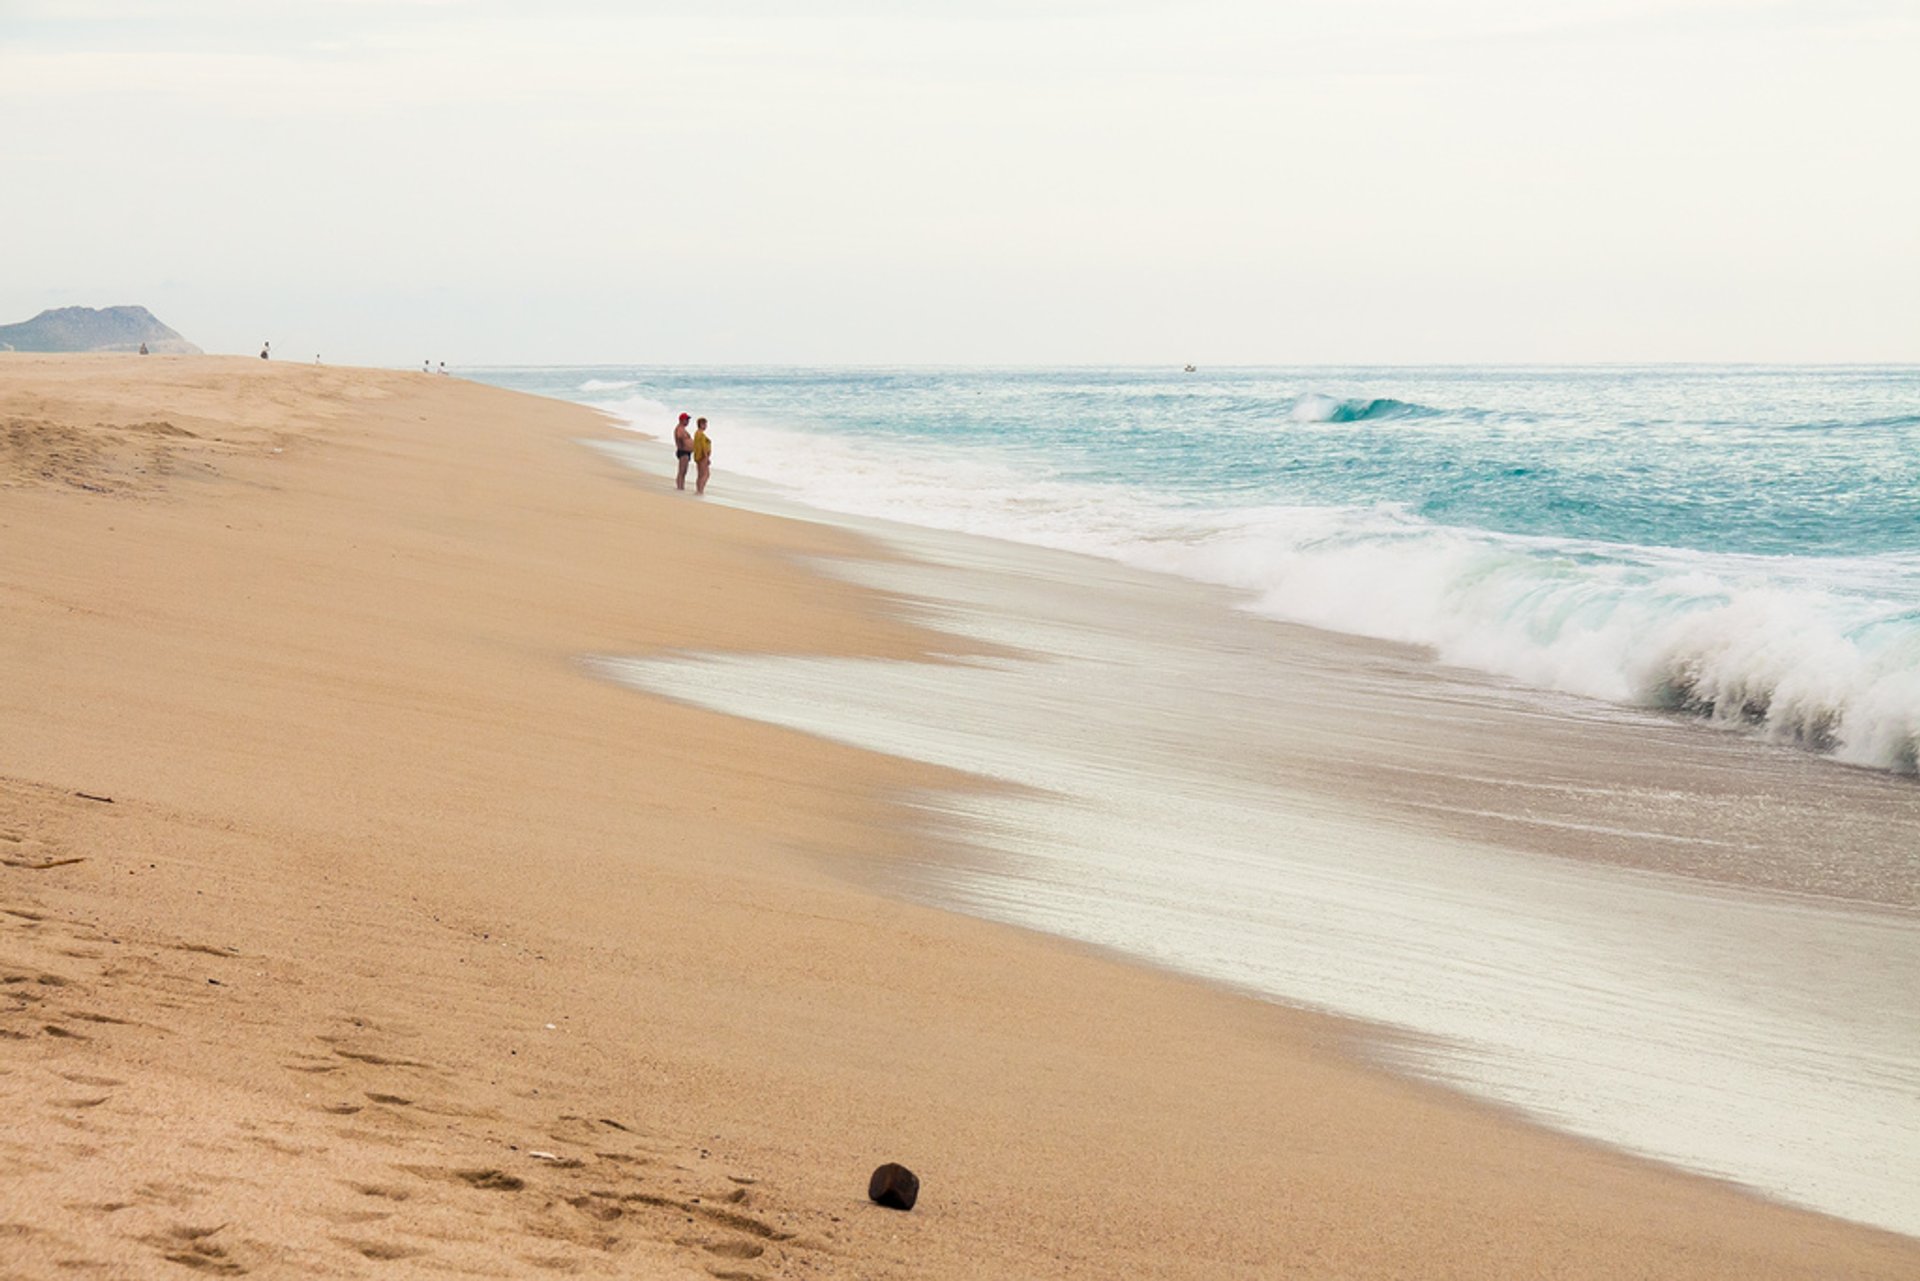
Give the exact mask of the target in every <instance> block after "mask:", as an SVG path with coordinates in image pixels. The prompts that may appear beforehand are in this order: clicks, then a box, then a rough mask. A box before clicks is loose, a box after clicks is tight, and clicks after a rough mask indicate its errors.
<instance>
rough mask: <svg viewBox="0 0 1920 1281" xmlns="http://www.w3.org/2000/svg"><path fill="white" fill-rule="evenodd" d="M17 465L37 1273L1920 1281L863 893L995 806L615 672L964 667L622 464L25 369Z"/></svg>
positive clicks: (1708, 1189)
mask: <svg viewBox="0 0 1920 1281" xmlns="http://www.w3.org/2000/svg"><path fill="white" fill-rule="evenodd" d="M0 424H3V425H4V432H5V435H4V441H5V444H4V448H3V449H0V546H4V548H5V551H4V553H3V554H0V606H3V607H0V656H3V657H4V673H5V680H4V681H3V682H0V1106H4V1108H5V1109H6V1111H7V1115H8V1116H9V1125H8V1127H7V1129H6V1131H5V1132H4V1134H0V1275H10V1276H22V1277H38V1276H46V1275H67V1274H73V1275H82V1276H84V1275H88V1274H100V1275H156V1276H165V1275H174V1274H175V1272H174V1270H175V1269H182V1270H184V1271H181V1272H180V1273H179V1274H180V1275H185V1274H186V1271H197V1272H200V1273H203V1274H208V1275H216V1276H219V1275H236V1276H237V1275H243V1274H245V1275H260V1276H288V1277H293V1276H301V1277H305V1276H371V1275H383V1276H411V1275H444V1274H447V1273H449V1272H451V1273H453V1274H455V1275H491V1276H529V1275H543V1274H545V1273H548V1272H558V1273H571V1274H580V1275H588V1276H663V1277H671V1276H688V1277H732V1278H748V1277H752V1278H761V1277H767V1278H770V1277H782V1276H784V1277H848V1278H852V1277H903V1278H904V1277H962V1276H1007V1277H1045V1276H1076V1275H1081V1276H1111V1275H1140V1276H1190V1277H1220V1276H1247V1277H1255V1276H1278V1275H1308V1276H1320V1275H1325V1276H1336V1275H1337V1276H1408V1277H1429V1276H1459V1277H1485V1276H1498V1275H1505V1276H1540V1275H1559V1276H1594V1277H1618V1276H1623V1275H1625V1276H1632V1275H1639V1276H1662V1277H1682V1276H1728V1277H1768V1276H1806V1277H1825V1276H1835V1275H1847V1276H1876V1275H1878V1276H1888V1277H1893V1276H1911V1275H1914V1274H1915V1272H1916V1271H1917V1270H1920V1246H1917V1245H1916V1243H1915V1242H1913V1241H1910V1240H1907V1239H1904V1238H1899V1237H1894V1236H1890V1235H1887V1234H1883V1233H1876V1232H1872V1231H1868V1230H1865V1229H1860V1228H1855V1227H1852V1226H1849V1225H1846V1224H1841V1223H1837V1222H1834V1221H1831V1220H1827V1219H1823V1218H1820V1217H1818V1216H1815V1215H1811V1214H1805V1213H1800V1212H1797V1211H1792V1210H1787V1209H1783V1208H1780V1207H1777V1206H1771V1205H1768V1204H1765V1203H1763V1202H1760V1201H1758V1200H1757V1199H1754V1198H1752V1197H1749V1196H1746V1195H1744V1194H1742V1193H1740V1192H1738V1191H1736V1190H1733V1189H1730V1188H1727V1187H1724V1186H1721V1185H1718V1184H1715V1183H1712V1182H1710V1181H1708V1180H1704V1179H1697V1178H1692V1177H1688V1176H1683V1175H1680V1174H1676V1173H1673V1172H1671V1171H1666V1170H1662V1169H1659V1168H1657V1167H1654V1166H1651V1165H1648V1164H1646V1163H1643V1162H1639V1161H1635V1160H1632V1159H1629V1158H1626V1157H1623V1156H1619V1155H1617V1154H1613V1153H1609V1152H1606V1151H1603V1150H1600V1149H1597V1148H1593V1147H1590V1146H1587V1145H1583V1144H1580V1143H1578V1142H1575V1141H1571V1140H1568V1139H1565V1138H1563V1137H1559V1136H1555V1135H1551V1134H1547V1133H1543V1132H1541V1131H1538V1130H1536V1129H1533V1128H1530V1127H1528V1126H1525V1125H1522V1124H1520V1123H1518V1122H1516V1121H1513V1120H1511V1119H1509V1118H1507V1117H1504V1116H1502V1115H1500V1114H1498V1113H1496V1112H1493V1111H1491V1110H1489V1109H1484V1108H1480V1107H1476V1106H1473V1105H1471V1104H1468V1103H1466V1102H1463V1101H1461V1100H1459V1099H1456V1098H1454V1097H1453V1096H1451V1095H1448V1094H1445V1093H1443V1092H1440V1091H1437V1090H1433V1089H1430V1088H1426V1087H1422V1086H1419V1085H1415V1084H1412V1083H1408V1082H1405V1081H1401V1080H1397V1079H1394V1078H1391V1077H1388V1076H1385V1075H1383V1074H1381V1073H1379V1072H1377V1071H1375V1070H1373V1069H1370V1068H1368V1067H1366V1066H1364V1065H1362V1064H1361V1063H1359V1062H1357V1061H1356V1059H1355V1058H1354V1057H1353V1056H1352V1054H1351V1052H1350V1050H1351V1044H1352V1042H1351V1036H1350V1031H1351V1030H1350V1029H1348V1028H1346V1027H1344V1026H1343V1025H1341V1024H1338V1023H1336V1022H1334V1021H1332V1020H1327V1019H1321V1018H1317V1017H1313V1016H1310V1015H1305V1014H1300V1013H1296V1012H1291V1011H1285V1010H1280V1009H1276V1008H1273V1007H1270V1006H1265V1005H1261V1004H1258V1003H1255V1002H1252V1001H1248V1000H1244V999H1241V998H1239V997H1236V996H1234V995H1232V994H1230V993H1226V992H1222V991H1217V990H1214V989H1210V988H1207V987H1204V986H1201V985H1198V984H1193V983H1187V982H1182V981H1179V980H1176V979H1172V978H1169V977H1166V976H1162V975H1158V974H1154V973H1151V972H1147V971H1143V970H1139V969H1135V968H1130V967H1128V966H1124V965H1121V964H1119V963H1116V962H1114V961H1112V960H1110V959H1107V958H1105V957H1102V956H1098V955H1094V954H1090V953H1087V952H1084V951H1081V950H1076V949H1073V948H1070V947H1066V946H1063V945H1059V944H1055V943H1052V942H1049V941H1047V940H1044V939H1039V938H1035V937H1032V936H1028V935H1025V934H1021V933H1018V932H1016V931H1011V930H1005V929H1001V928H997V927H994V926H991V925H987V924H983V923H980V922H976V921H970V920H966V919H962V918H957V917H949V916H945V915H942V914H939V913H935V912H931V911H926V910H922V909H919V908H915V907H911V906H907V905H903V904H899V903H894V902H890V901H887V900H885V899H882V898H879V897H876V896H874V895H873V894H871V893H870V892H869V891H866V890H864V889H862V888H860V887H858V886H855V885H852V884H848V883H846V882H844V881H842V880H839V879H836V878H835V877H834V876H832V875H831V874H830V873H829V872H828V871H827V870H825V869H824V868H823V867H822V866H821V865H820V864H819V863H818V862H816V861H815V860H812V859H809V858H806V857H803V856H801V854H800V852H802V851H809V850H836V851H846V852H850V853H856V854H859V855H862V856H864V857H868V858H874V859H884V858H887V857H889V856H890V855H897V854H899V853H900V852H901V851H902V849H903V842H904V841H905V840H906V839H907V838H906V837H905V836H904V835H903V830H902V828H901V827H900V826H899V824H898V823H897V821H896V816H895V814H894V813H893V811H892V809H891V808H890V802H889V797H891V796H893V795H896V794H898V793H899V792H901V791H903V790H905V789H908V788H927V787H938V786H960V785H963V783H964V780H961V779H958V778H955V777H951V776H946V775H942V774H941V773H939V772H938V771H935V770H933V769H931V768H925V767H918V766H913V765H910V764H907V763H903V762H899V761H893V760H889V759H886V758H882V757H876V756H872V755H868V754H864V753H860V752H857V751H854V750H852V749H848V748H842V747H836V746H833V745H830V744H823V743H820V742H818V741H815V740H812V739H808V738H805V737H803V736H801V735H798V734H794V733H790V732H786V731H781V730H777V729H772V728H768V727H764V726H755V725H748V724H743V723H739V722H736V721H731V720H728V719H725V718H722V717H719V716H716V715H712V714H708V713H703V712H699V711H696V710H693V709H690V708H687V707H684V706H680V705H677V704H673V703H668V702H664V701H661V700H656V699H652V698H648V697H645V696H642V695H640V694H637V693H634V692H632V691H628V690H623V689H620V688H618V687H615V686H612V685H609V684H607V683H605V682H602V681H600V680H598V679H596V678H595V677H593V676H592V675H591V674H590V673H589V671H588V670H587V668H586V667H585V666H584V665H583V664H582V662H581V661H580V660H581V659H582V657H583V656H587V655H595V654H645V653H658V652H663V651H668V650H673V649H679V648H699V649H702V650H720V651H726V650H736V651H750V652H790V653H823V654H867V655H884V656H894V657H912V656H915V655H917V654H919V653H920V652H921V649H922V647H923V644H924V643H925V642H926V640H927V638H926V637H925V636H923V635H922V634H921V633H919V632H918V631H916V630H915V629H914V628H913V627H911V626H910V625H908V624H906V623H904V622H901V621H899V620H898V619H896V618H894V617H893V616H891V615H890V614H889V613H888V611H887V609H886V602H885V600H884V598H882V597H880V596H878V595H875V594H869V593H864V592H862V591H860V590H857V589H856V588H854V587H852V586H849V585H847V584H844V583H836V582H831V581H825V580H821V579H818V578H814V577H811V576H808V575H807V574H805V573H803V572H802V571H801V570H799V569H798V568H796V566H795V564H794V559H795V558H796V557H797V556H800V555H809V556H823V555H847V556H852V555H861V554H865V553H867V552H868V551H869V550H870V549H867V548H864V547H863V546H862V545H861V544H860V543H858V542H857V541H856V540H854V539H852V538H851V537H850V536H847V535H844V534H841V533H837V532H835V531H832V530H828V529H824V528H820V527H815V526H810V525H804V524H793V523H787V522H781V521H776V520H772V519H769V518H765V517H760V516H756V515H753V514H750V513H743V512H739V511H734V510H728V509H725V508H722V507H720V506H718V505H714V504H702V503H699V502H697V501H696V500H694V499H692V498H691V497H690V496H687V495H680V494H675V493H673V492H671V491H670V490H667V489H665V488H663V486H662V485H661V484H660V483H659V482H656V481H653V480H649V479H645V478H641V477H637V476H635V475H633V474H631V473H628V472H625V471H622V470H621V469H619V468H618V467H617V466H615V465H614V464H613V463H611V462H610V461H608V460H606V459H604V458H602V457H600V456H598V455H596V454H595V453H594V452H592V451H590V450H588V449H585V448H582V447H581V446H580V444H579V443H578V440H579V438H581V437H584V436H590V435H593V434H595V433H597V432H600V431H603V430H604V427H603V425H602V424H600V423H599V422H598V420H597V419H596V418H595V417H594V416H593V415H591V414H589V413H587V412H585V411H583V410H579V409H576V408H572V407H568V406H563V405H557V404H552V403H549V402H543V401H538V400H534V399H531V398H527V397H521V396H515V395H512V394H509V393H504V392H499V391H494V390H489V389H485V388H480V387H474V386H470V385H467V384H463V383H460V382H458V381H455V380H450V379H443V378H437V377H432V376H427V375H421V374H411V373H382V372H371V371H354V370H335V369H317V368H312V367H303V366H291V365H278V364H273V363H269V362H260V361H257V360H244V359H236V360H223V359H217V358H161V357H149V358H147V359H146V360H144V361H140V360H137V359H132V358H128V359H122V358H111V357H74V358H30V357H18V356H14V357H0ZM156 424H160V425H164V426H163V427H161V426H156ZM942 648H943V649H947V650H950V649H951V648H952V646H951V643H950V642H943V643H942ZM883 1160H900V1161H903V1162H905V1163H906V1164H908V1165H910V1166H912V1167H913V1168H914V1169H915V1170H917V1171H918V1172H919V1173H920V1175H921V1177H922V1179H923V1181H924V1185H923V1186H924V1190H923V1193H922V1198H921V1202H920V1205H919V1207H918V1208H916V1209H915V1210H914V1211H913V1212H912V1213H911V1214H905V1215H903V1214H898V1213H894V1212H891V1211H887V1210H883V1209H880V1208H878V1207H875V1206H872V1205H870V1204H868V1203H867V1202H866V1201H865V1198H864V1195H863V1193H864V1190H865V1185H866V1176H867V1174H868V1172H869V1171H870V1170H871V1168H872V1167H873V1166H874V1165H875V1164H877V1163H878V1162H880V1161H883Z"/></svg>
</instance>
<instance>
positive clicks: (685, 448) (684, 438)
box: [673, 414, 693, 489]
mask: <svg viewBox="0 0 1920 1281" xmlns="http://www.w3.org/2000/svg"><path fill="white" fill-rule="evenodd" d="M689 418H690V415H687V414H681V415H680V421H679V422H678V423H676V424H674V428H673V456H674V458H676V459H677V460H679V463H680V472H679V474H678V475H676V476H675V477H674V478H673V487H674V488H675V489H685V488H686V487H687V463H688V462H690V461H691V460H692V458H693V433H692V432H690V431H688V430H687V422H688V419H689Z"/></svg>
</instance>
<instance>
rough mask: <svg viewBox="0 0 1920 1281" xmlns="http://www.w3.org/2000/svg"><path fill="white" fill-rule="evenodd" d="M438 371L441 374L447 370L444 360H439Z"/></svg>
mask: <svg viewBox="0 0 1920 1281" xmlns="http://www.w3.org/2000/svg"><path fill="white" fill-rule="evenodd" d="M440 372H441V373H443V374H444V373H446V372H447V362H446V361H444V360H443V361H441V362H440Z"/></svg>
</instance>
